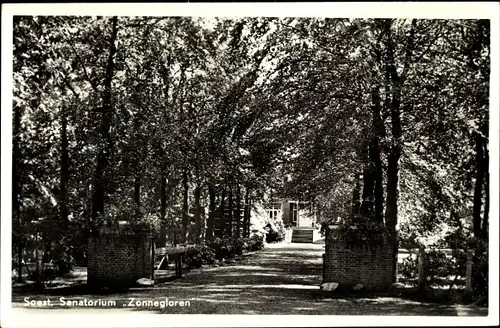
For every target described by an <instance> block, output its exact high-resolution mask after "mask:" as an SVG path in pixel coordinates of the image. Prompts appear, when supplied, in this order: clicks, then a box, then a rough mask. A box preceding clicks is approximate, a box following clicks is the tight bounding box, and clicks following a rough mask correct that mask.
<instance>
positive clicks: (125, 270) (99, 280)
mask: <svg viewBox="0 0 500 328" xmlns="http://www.w3.org/2000/svg"><path fill="white" fill-rule="evenodd" d="M151 247H152V236H151V234H148V233H130V232H123V231H119V232H113V233H110V232H105V233H101V234H100V235H99V236H93V237H91V238H90V239H89V243H88V252H87V253H88V264H87V274H88V275H87V283H88V284H89V285H92V286H116V285H133V284H135V282H136V281H137V279H140V278H152V265H151V261H152V250H151Z"/></svg>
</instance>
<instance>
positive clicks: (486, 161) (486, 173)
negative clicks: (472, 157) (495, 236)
mask: <svg viewBox="0 0 500 328" xmlns="http://www.w3.org/2000/svg"><path fill="white" fill-rule="evenodd" d="M489 157H490V156H489V152H488V141H487V139H484V161H483V166H484V189H485V193H486V195H485V200H484V215H483V224H482V226H481V235H482V238H483V239H484V240H488V221H489V214H490V171H489V160H490V158H489Z"/></svg>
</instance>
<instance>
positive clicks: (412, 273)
mask: <svg viewBox="0 0 500 328" xmlns="http://www.w3.org/2000/svg"><path fill="white" fill-rule="evenodd" d="M398 271H399V272H400V273H401V275H402V276H403V277H404V278H406V279H408V280H413V279H417V278H418V261H417V259H416V258H412V257H410V256H408V257H406V258H404V259H403V263H401V264H399V267H398Z"/></svg>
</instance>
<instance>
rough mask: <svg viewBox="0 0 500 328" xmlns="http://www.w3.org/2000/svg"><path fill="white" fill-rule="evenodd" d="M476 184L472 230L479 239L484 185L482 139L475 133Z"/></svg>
mask: <svg viewBox="0 0 500 328" xmlns="http://www.w3.org/2000/svg"><path fill="white" fill-rule="evenodd" d="M475 142H476V182H475V185H474V204H473V208H472V230H473V232H474V237H476V238H481V237H482V236H481V208H482V205H483V202H482V200H483V183H484V176H485V171H484V168H485V167H484V150H483V137H482V136H481V135H480V134H479V133H476V135H475Z"/></svg>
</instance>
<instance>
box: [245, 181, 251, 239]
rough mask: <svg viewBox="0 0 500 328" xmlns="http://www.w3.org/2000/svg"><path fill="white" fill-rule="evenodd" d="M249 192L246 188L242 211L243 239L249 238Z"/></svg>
mask: <svg viewBox="0 0 500 328" xmlns="http://www.w3.org/2000/svg"><path fill="white" fill-rule="evenodd" d="M250 209H251V204H250V190H249V189H248V188H246V191H245V211H244V219H243V237H245V238H248V237H250Z"/></svg>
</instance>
